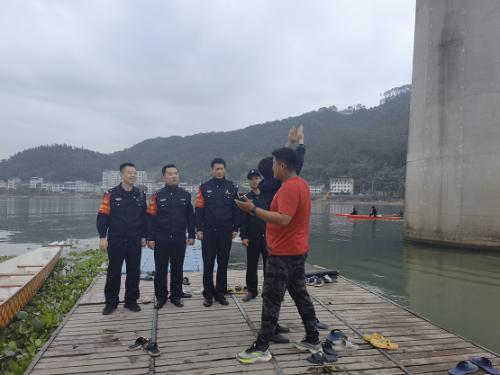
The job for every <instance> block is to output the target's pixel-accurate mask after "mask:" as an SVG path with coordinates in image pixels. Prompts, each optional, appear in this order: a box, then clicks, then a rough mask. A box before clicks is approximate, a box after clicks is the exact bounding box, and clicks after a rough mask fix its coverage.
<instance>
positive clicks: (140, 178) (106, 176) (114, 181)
mask: <svg viewBox="0 0 500 375" xmlns="http://www.w3.org/2000/svg"><path fill="white" fill-rule="evenodd" d="M121 181H122V180H121V177H120V171H109V170H108V171H102V188H103V190H109V189H111V188H113V187H115V186H116V185H119V184H120V182H121ZM150 183H151V181H148V174H147V173H146V171H137V182H136V184H137V185H144V186H147V187H148V188H149V187H150V185H149V184H150Z"/></svg>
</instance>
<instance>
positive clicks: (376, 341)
mask: <svg viewBox="0 0 500 375" xmlns="http://www.w3.org/2000/svg"><path fill="white" fill-rule="evenodd" d="M363 339H364V340H365V341H366V342H369V343H370V344H371V345H372V346H373V347H374V348H377V349H388V350H397V349H398V348H399V345H398V344H396V343H395V342H392V341H391V340H389V339H388V338H386V337H384V336H382V335H381V334H380V333H377V332H374V333H372V334H370V335H363Z"/></svg>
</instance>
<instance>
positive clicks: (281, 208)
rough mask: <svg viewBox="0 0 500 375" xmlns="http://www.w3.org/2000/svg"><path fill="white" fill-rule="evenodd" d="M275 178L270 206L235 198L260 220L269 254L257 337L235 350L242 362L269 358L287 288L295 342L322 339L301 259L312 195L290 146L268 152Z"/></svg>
mask: <svg viewBox="0 0 500 375" xmlns="http://www.w3.org/2000/svg"><path fill="white" fill-rule="evenodd" d="M272 154H273V172H274V177H275V178H276V179H278V180H279V181H281V183H282V185H281V188H280V189H279V190H278V192H277V193H276V195H275V196H274V199H273V201H272V203H271V207H270V210H269V211H267V210H264V209H262V208H259V207H256V206H255V205H254V204H253V202H252V201H250V200H249V199H248V198H245V201H243V202H242V201H236V204H237V205H238V207H239V208H240V209H241V210H243V211H245V212H248V213H250V214H253V215H255V216H257V217H258V218H260V219H262V220H264V221H265V222H266V223H267V225H266V238H267V247H268V252H269V254H268V258H267V263H266V272H265V277H264V288H263V292H262V318H261V328H260V332H259V336H258V337H257V341H256V342H254V343H253V344H252V346H251V347H250V348H249V349H247V350H245V351H243V352H241V353H239V354H238V355H237V357H236V358H237V359H238V361H240V362H241V363H254V362H265V361H269V360H270V359H271V357H272V356H271V353H270V352H269V341H270V340H271V338H272V336H273V333H274V329H275V327H276V324H277V323H278V318H279V312H280V307H281V301H282V299H283V296H284V294H285V291H286V290H287V289H288V293H289V294H290V296H291V297H292V299H293V300H294V302H295V305H296V306H297V310H298V311H299V314H300V317H301V318H302V322H303V324H304V328H305V331H306V337H305V338H304V339H303V340H302V341H299V342H296V343H295V346H296V347H297V348H299V349H301V350H310V351H318V350H320V348H321V344H320V341H319V338H318V336H319V335H318V330H317V328H316V312H315V311H314V305H313V303H312V301H311V298H310V297H309V293H308V292H307V289H306V284H305V272H304V264H305V260H306V257H307V252H308V251H309V217H310V215H311V196H310V193H309V186H308V185H307V182H306V181H305V180H304V179H302V178H300V177H298V176H297V173H296V165H297V156H296V154H295V152H294V151H293V150H291V149H289V148H280V149H278V150H275V151H274V152H273V153H272Z"/></svg>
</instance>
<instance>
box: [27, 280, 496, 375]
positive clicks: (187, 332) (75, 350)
mask: <svg viewBox="0 0 500 375" xmlns="http://www.w3.org/2000/svg"><path fill="white" fill-rule="evenodd" d="M185 275H186V276H188V277H189V278H190V280H191V284H192V285H191V286H190V287H189V288H190V291H191V292H192V293H193V294H194V296H193V298H191V299H185V300H184V302H185V306H184V307H183V308H177V307H174V306H173V305H171V304H167V305H166V307H165V308H163V309H161V310H159V312H158V328H157V331H156V332H157V342H158V345H159V348H160V350H161V352H162V354H161V355H160V356H159V357H157V358H155V359H152V358H150V357H149V356H148V355H147V354H146V353H145V352H143V351H142V350H136V351H128V350H127V346H128V345H130V344H131V343H132V342H133V341H134V340H135V339H136V338H137V337H138V336H144V337H150V335H151V325H152V324H151V322H152V320H153V315H154V309H153V304H152V303H151V302H152V299H153V283H152V281H141V293H142V297H141V302H142V311H141V312H140V313H132V312H128V311H126V310H125V309H124V308H123V307H122V306H121V305H120V307H119V308H118V310H117V311H116V312H115V313H113V314H112V315H108V316H103V315H101V309H102V307H103V305H102V303H103V288H104V278H103V277H101V278H99V279H98V280H96V282H95V284H94V285H93V287H92V288H91V289H90V290H89V291H88V292H87V293H86V295H84V296H83V297H82V299H81V301H80V303H79V305H78V306H77V307H76V308H75V309H74V311H73V313H72V314H71V316H69V318H68V319H67V320H66V323H65V325H64V326H63V327H62V329H60V331H59V332H57V334H56V335H55V336H54V338H53V341H52V342H51V343H50V345H49V346H48V347H47V348H46V350H44V351H43V353H42V354H41V355H40V356H39V358H36V359H35V361H34V367H33V368H32V369H31V371H30V372H29V373H31V374H37V375H49V374H50V375H57V374H111V373H117V374H186V375H188V374H199V375H212V374H213V375H216V374H238V373H249V374H252V373H253V374H311V373H312V372H311V369H310V368H311V366H312V365H311V364H310V363H309V362H307V361H306V358H307V356H308V355H309V354H308V353H302V352H299V351H298V350H297V349H295V348H293V345H292V344H272V346H271V351H272V353H273V356H274V359H273V360H272V361H271V362H268V363H260V364H254V365H246V366H245V365H241V364H239V363H238V362H237V361H236V359H235V355H236V353H238V352H239V351H241V350H244V349H246V348H247V347H248V346H249V345H250V344H251V343H252V342H253V340H254V339H255V333H256V330H257V329H258V328H259V326H260V313H261V305H262V304H261V301H262V300H261V299H260V298H257V299H256V300H253V301H252V302H249V303H243V302H241V296H232V298H230V299H229V300H230V305H229V306H220V305H219V304H214V305H213V307H211V308H205V307H203V305H202V297H201V295H200V293H199V292H200V290H201V274H200V273H185ZM244 278H245V272H244V271H229V280H230V282H231V285H237V284H240V285H244ZM122 289H123V288H122ZM309 291H310V294H311V296H312V298H313V300H314V303H315V307H316V313H317V315H318V318H319V319H320V320H321V321H322V322H325V323H327V324H328V325H329V326H330V329H333V328H339V329H342V330H344V331H345V332H346V333H348V335H350V337H352V338H353V339H361V336H360V334H363V333H371V332H374V331H376V332H380V333H382V334H383V335H385V336H386V337H388V338H390V339H391V340H393V341H395V342H397V343H399V345H400V348H399V349H398V350H396V351H391V352H384V351H381V350H377V349H374V348H372V347H371V346H370V345H369V344H367V343H363V344H361V345H360V350H358V351H355V352H339V360H338V362H337V363H336V366H337V367H338V369H339V370H340V372H339V373H344V374H367V375H368V374H380V375H385V374H387V375H390V374H405V373H411V374H424V373H425V374H446V373H447V369H448V368H450V367H453V366H454V365H455V364H456V363H457V362H458V361H460V360H466V359H469V358H470V357H473V356H485V357H488V358H491V360H492V362H493V363H494V364H495V365H498V364H500V358H499V356H498V355H496V354H494V353H492V352H488V351H487V350H485V349H483V348H481V347H479V346H476V345H474V344H473V343H471V342H469V341H467V340H465V339H462V338H460V337H457V336H456V335H454V334H452V333H449V332H447V331H445V330H443V329H441V328H439V327H437V326H435V325H433V324H431V323H429V322H427V321H425V320H424V319H422V318H419V317H417V316H415V315H414V314H412V313H410V312H408V311H406V310H404V309H402V308H400V307H399V306H396V305H394V304H392V303H391V302H390V301H387V300H385V299H383V298H381V297H379V296H377V295H375V294H373V293H371V292H369V291H367V290H365V289H364V288H362V287H360V286H358V285H356V284H355V283H353V282H351V281H349V280H347V279H345V278H339V280H338V282H336V283H333V284H326V285H325V286H324V287H321V288H315V287H310V288H309ZM280 322H282V323H284V324H286V325H288V326H289V327H290V329H291V333H290V334H289V335H288V336H289V337H290V339H291V340H292V342H293V340H296V339H301V338H302V337H303V335H304V331H303V327H302V323H301V321H300V318H299V315H298V313H297V310H296V308H295V305H294V304H293V301H292V300H291V298H290V297H289V296H288V294H287V296H286V298H285V301H284V302H283V305H282V309H281V315H280ZM327 332H328V331H320V333H321V336H322V338H324V337H325V336H326V334H327ZM482 373H483V372H481V371H479V372H476V373H475V374H482Z"/></svg>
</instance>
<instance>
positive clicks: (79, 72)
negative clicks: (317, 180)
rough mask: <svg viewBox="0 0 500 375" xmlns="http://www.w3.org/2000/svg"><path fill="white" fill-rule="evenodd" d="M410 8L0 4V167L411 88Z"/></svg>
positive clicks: (367, 4)
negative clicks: (45, 147)
mask: <svg viewBox="0 0 500 375" xmlns="http://www.w3.org/2000/svg"><path fill="white" fill-rule="evenodd" d="M414 17H415V0H377V1H375V0H345V1H339V0H324V1H318V0H315V1H305V0H304V1H294V0H252V1H247V0H220V1H219V0H217V1H216V0H203V1H202V0H199V1H187V0H179V1H173V0H165V1H135V0H129V1H127V0H116V1H113V0H95V1H90V0H71V1H56V0H40V1H35V0H33V1H20V0H6V1H2V5H1V11H0V127H1V130H2V135H1V137H0V159H1V158H7V157H9V156H11V155H12V154H14V153H15V152H18V151H21V150H23V149H25V148H28V147H33V146H37V145H40V144H53V143H67V144H72V145H75V146H83V147H85V148H89V149H92V150H95V151H101V152H113V151H116V150H120V149H123V148H126V147H129V146H131V145H133V144H135V143H137V142H140V141H142V140H144V139H146V138H152V137H158V136H169V135H189V134H194V133H198V132H208V131H220V130H230V129H238V128H243V127H246V126H249V125H253V124H256V123H261V122H265V121H270V120H275V119H281V118H286V117H288V116H293V115H298V114H301V113H304V112H308V111H310V110H313V109H317V108H319V107H322V106H330V105H332V104H335V105H337V106H338V107H340V108H344V107H346V106H348V105H350V104H355V103H363V104H365V105H367V106H374V105H377V104H378V101H379V98H380V93H382V92H383V91H385V90H387V89H390V88H392V87H395V86H400V85H403V84H406V83H410V82H411V65H412V54H413V33H414Z"/></svg>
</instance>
